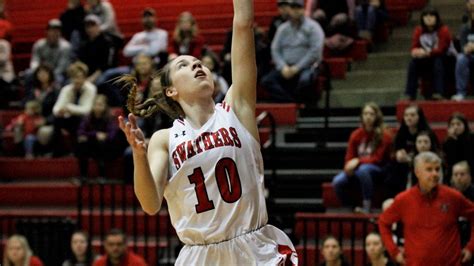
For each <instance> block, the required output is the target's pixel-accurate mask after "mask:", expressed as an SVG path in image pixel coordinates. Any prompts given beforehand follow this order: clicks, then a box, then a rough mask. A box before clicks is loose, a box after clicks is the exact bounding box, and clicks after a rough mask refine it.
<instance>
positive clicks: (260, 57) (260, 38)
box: [205, 24, 271, 84]
mask: <svg viewBox="0 0 474 266" xmlns="http://www.w3.org/2000/svg"><path fill="white" fill-rule="evenodd" d="M253 32H254V35H253V39H254V42H255V61H256V63H257V82H258V81H259V80H260V79H261V77H262V76H264V75H265V74H267V73H268V72H269V71H270V70H271V62H270V61H271V54H270V49H269V47H268V44H267V41H266V40H265V35H264V32H263V30H262V29H261V28H260V27H258V26H257V24H254V27H253ZM231 48H232V29H231V30H229V31H228V32H227V36H226V39H225V43H224V48H223V49H222V51H221V54H220V57H221V62H222V73H221V74H222V77H224V79H225V80H226V81H227V83H228V84H232V64H231V60H230V59H231V58H230V52H231ZM206 50H209V49H206ZM207 52H209V51H206V52H205V53H207ZM210 52H212V51H210Z"/></svg>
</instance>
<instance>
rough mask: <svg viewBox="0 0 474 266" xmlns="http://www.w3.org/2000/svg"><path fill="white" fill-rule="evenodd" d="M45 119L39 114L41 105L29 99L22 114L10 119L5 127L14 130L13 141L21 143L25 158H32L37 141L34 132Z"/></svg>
mask: <svg viewBox="0 0 474 266" xmlns="http://www.w3.org/2000/svg"><path fill="white" fill-rule="evenodd" d="M44 123H45V119H44V117H43V116H42V115H41V105H40V103H39V102H37V101H29V102H27V103H26V105H25V111H24V113H23V114H21V115H19V116H17V117H15V118H13V119H12V121H11V122H10V124H9V125H8V126H7V127H6V130H7V131H13V132H14V142H15V143H16V144H17V145H23V147H24V154H25V158H27V159H32V158H34V146H35V143H36V141H37V138H36V133H37V131H38V129H39V128H40V127H41V126H42V125H44Z"/></svg>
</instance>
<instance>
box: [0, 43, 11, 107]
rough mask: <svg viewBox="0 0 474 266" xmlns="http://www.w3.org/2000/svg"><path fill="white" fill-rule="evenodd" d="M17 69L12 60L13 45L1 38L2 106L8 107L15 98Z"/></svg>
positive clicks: (0, 86) (0, 100) (0, 95)
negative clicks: (15, 69)
mask: <svg viewBox="0 0 474 266" xmlns="http://www.w3.org/2000/svg"><path fill="white" fill-rule="evenodd" d="M14 81H15V71H14V69H13V63H12V60H11V45H10V43H9V42H8V41H7V40H4V39H0V108H6V107H7V106H8V102H9V101H10V100H11V99H12V98H13V94H14V86H13V83H14Z"/></svg>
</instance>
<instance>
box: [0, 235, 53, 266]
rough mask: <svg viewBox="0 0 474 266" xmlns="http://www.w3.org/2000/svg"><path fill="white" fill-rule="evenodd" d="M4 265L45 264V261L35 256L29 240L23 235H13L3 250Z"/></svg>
mask: <svg viewBox="0 0 474 266" xmlns="http://www.w3.org/2000/svg"><path fill="white" fill-rule="evenodd" d="M2 265H3V266H17V265H28V266H43V265H44V264H43V262H42V261H41V260H40V259H39V258H38V257H36V256H33V251H31V248H30V245H29V244H28V240H26V238H25V237H24V236H22V235H12V236H10V237H9V238H8V240H7V242H6V244H5V250H4V252H3V264H2Z"/></svg>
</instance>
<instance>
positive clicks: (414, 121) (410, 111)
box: [403, 107, 420, 127]
mask: <svg viewBox="0 0 474 266" xmlns="http://www.w3.org/2000/svg"><path fill="white" fill-rule="evenodd" d="M419 119H420V117H419V116H418V112H417V110H416V108H415V107H409V108H407V109H405V112H404V114H403V120H405V124H406V125H407V127H414V126H416V125H418V121H419Z"/></svg>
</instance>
